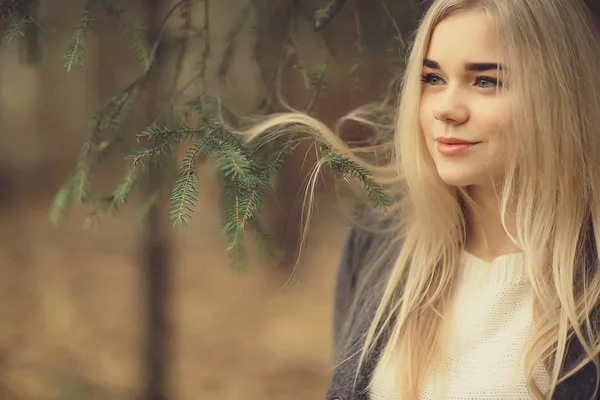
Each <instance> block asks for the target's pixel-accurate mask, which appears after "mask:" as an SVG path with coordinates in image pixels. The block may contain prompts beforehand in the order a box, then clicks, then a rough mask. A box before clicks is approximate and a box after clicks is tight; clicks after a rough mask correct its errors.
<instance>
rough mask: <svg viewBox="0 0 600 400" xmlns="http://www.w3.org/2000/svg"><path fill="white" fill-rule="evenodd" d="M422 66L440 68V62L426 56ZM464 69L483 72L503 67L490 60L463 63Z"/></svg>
mask: <svg viewBox="0 0 600 400" xmlns="http://www.w3.org/2000/svg"><path fill="white" fill-rule="evenodd" d="M423 66H425V67H428V68H432V69H441V68H440V64H439V63H438V62H437V61H433V60H430V59H428V58H426V59H424V60H423ZM465 69H466V70H467V71H476V72H483V71H490V70H500V71H502V70H503V69H504V67H503V66H502V64H498V63H492V62H486V63H466V64H465Z"/></svg>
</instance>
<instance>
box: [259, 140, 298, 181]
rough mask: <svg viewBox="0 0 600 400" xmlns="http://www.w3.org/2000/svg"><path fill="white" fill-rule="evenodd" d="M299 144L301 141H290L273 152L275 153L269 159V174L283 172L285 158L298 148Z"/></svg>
mask: <svg viewBox="0 0 600 400" xmlns="http://www.w3.org/2000/svg"><path fill="white" fill-rule="evenodd" d="M298 144H299V142H297V141H288V142H286V143H282V144H280V146H281V147H280V148H279V150H277V151H274V152H273V153H271V154H273V156H271V157H270V158H269V159H268V161H267V163H268V167H267V173H268V174H269V176H271V175H277V174H278V173H279V172H281V169H282V168H283V164H284V162H285V160H286V159H287V157H288V156H289V155H290V154H292V153H293V152H294V150H296V148H297V147H298Z"/></svg>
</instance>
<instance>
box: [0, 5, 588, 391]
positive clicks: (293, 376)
mask: <svg viewBox="0 0 600 400" xmlns="http://www.w3.org/2000/svg"><path fill="white" fill-rule="evenodd" d="M204 2H205V1H197V2H193V4H194V6H193V7H192V8H191V14H192V18H191V20H192V22H193V23H194V25H196V24H197V25H198V26H202V21H206V18H205V15H204V12H205V10H206V9H205V7H204V5H203V3H204ZM173 3H174V2H171V1H167V0H164V1H151V0H147V1H144V0H135V1H134V0H130V1H125V2H124V4H126V5H127V7H128V8H130V9H131V10H132V11H133V12H134V14H135V15H136V16H137V17H139V18H140V19H141V20H142V21H144V22H145V23H146V24H147V25H148V26H150V27H151V26H152V24H153V23H155V22H153V19H152V18H154V20H156V18H155V17H156V16H154V17H152V15H151V12H150V11H149V10H150V9H151V8H152V9H153V10H154V12H156V11H157V10H160V12H161V13H164V12H165V10H166V9H168V8H169V7H170V6H171V5H172V4H173ZM324 3H326V1H319V0H306V1H301V0H298V1H296V0H251V1H247V0H218V1H212V2H210V15H209V17H210V18H209V21H210V41H211V42H210V44H211V45H210V58H208V62H207V68H208V70H207V74H206V76H207V79H206V85H207V86H206V91H207V92H208V93H210V94H213V95H219V96H221V98H222V99H223V102H224V104H227V106H228V107H230V108H231V109H232V110H235V112H236V113H238V114H240V115H251V114H255V113H262V112H269V111H278V110H281V109H282V106H281V104H279V103H277V101H272V102H270V103H269V102H267V106H266V107H265V99H269V98H271V99H272V98H273V96H274V90H275V88H274V86H273V85H272V82H271V81H270V80H269V79H270V77H272V76H273V74H274V73H275V72H276V70H277V68H278V67H279V66H280V65H281V64H280V61H281V54H282V53H283V52H284V50H285V49H287V48H289V46H292V47H293V48H295V49H296V51H298V50H300V53H301V57H299V55H298V53H297V52H296V53H294V57H292V61H291V62H289V63H286V64H283V66H282V67H281V68H282V77H283V79H282V82H283V85H282V87H281V89H282V94H283V95H284V97H285V98H286V99H287V100H288V101H289V102H290V104H292V105H293V106H295V107H298V108H303V107H304V108H306V105H307V104H310V103H311V102H314V104H312V105H311V106H310V108H311V112H313V114H315V115H316V116H317V117H318V118H320V119H322V120H323V121H325V122H327V123H328V124H330V125H331V124H333V123H334V121H335V120H336V119H337V118H339V117H340V116H341V115H343V114H344V113H346V112H348V111H350V110H351V109H352V108H354V107H356V106H358V105H361V104H365V103H368V102H370V101H373V100H376V99H377V98H380V97H381V96H382V95H383V94H384V92H385V91H386V89H387V88H388V86H389V83H390V81H391V80H392V78H393V77H394V76H396V75H397V73H398V72H399V70H400V69H401V63H399V60H400V58H401V57H399V55H398V53H400V55H401V56H403V53H402V51H403V49H404V47H403V46H404V45H403V44H402V43H401V42H402V41H401V40H398V38H395V36H400V37H401V38H402V40H403V41H408V40H409V33H410V32H411V30H412V29H413V27H414V23H415V21H416V20H417V18H418V15H420V13H421V12H422V10H423V8H424V6H425V5H424V4H421V2H420V1H418V0H402V1H390V0H387V1H385V0H372V1H371V0H347V1H346V2H345V4H344V6H343V7H342V8H341V9H340V11H339V13H338V15H336V17H335V18H334V19H332V20H331V22H330V23H329V24H328V26H327V27H326V28H325V29H323V30H321V31H318V32H317V31H315V30H314V29H312V27H311V26H310V21H309V18H308V17H307V16H309V17H310V16H311V15H312V13H314V11H315V10H317V9H318V8H319V7H322V6H323V4H324ZM81 4H82V2H80V1H75V0H51V1H43V2H41V4H40V15H39V17H40V18H42V19H43V20H44V21H45V22H46V23H47V24H49V25H51V26H52V27H53V29H54V32H53V36H52V37H51V38H49V39H44V40H43V59H42V62H41V64H40V65H39V66H37V67H33V68H32V67H26V66H23V65H21V64H20V63H19V58H18V49H17V47H16V46H13V45H11V46H0V400H13V399H15V400H17V399H23V400H27V399H40V400H42V399H44V400H45V399H64V400H74V399H78V400H79V399H83V400H87V399H103V400H105V399H111V400H112V399H115V400H118V399H133V398H139V397H140V395H141V393H144V392H145V390H146V389H145V388H144V386H145V385H146V383H145V376H144V374H145V372H144V370H145V366H144V362H146V361H145V358H144V357H145V356H144V352H145V349H144V348H143V344H144V343H145V340H146V335H147V332H146V326H147V322H146V320H145V318H146V312H147V310H146V307H147V299H145V297H144V296H145V292H144V290H145V289H144V287H143V286H144V284H143V280H144V273H145V272H144V271H143V264H144V260H145V255H144V251H145V250H144V247H143V244H142V243H143V240H144V239H143V238H144V235H145V229H146V226H145V225H144V224H143V223H141V222H140V221H139V220H138V219H136V208H135V206H134V204H131V205H128V206H127V207H125V208H124V209H123V211H122V212H121V213H120V214H118V216H117V217H115V218H109V219H101V220H100V222H99V223H98V224H97V226H95V227H94V229H93V231H92V232H90V230H89V229H88V228H89V227H86V226H85V221H86V216H88V214H89V212H90V209H89V208H86V207H82V208H79V209H75V210H72V211H71V212H69V214H68V215H67V217H66V219H65V220H64V221H63V222H61V223H60V224H59V225H57V226H54V225H52V224H50V223H49V220H48V208H49V204H50V201H51V198H52V196H53V195H54V194H55V192H56V190H57V188H58V187H59V186H60V184H61V183H63V181H64V180H65V179H66V178H67V177H68V174H69V173H70V171H71V169H72V168H73V165H74V163H75V162H76V157H77V154H78V151H79V149H80V146H81V144H82V142H83V140H84V137H85V135H86V134H87V131H88V123H89V120H90V118H91V117H92V115H93V113H94V112H95V111H96V110H97V109H98V108H99V107H100V106H101V105H102V104H103V103H104V102H106V101H107V99H108V98H109V97H110V96H112V95H113V94H115V93H117V92H118V91H119V90H120V89H121V88H122V87H124V86H125V85H126V84H127V83H129V82H130V81H131V80H132V79H133V78H135V76H136V74H138V73H139V65H138V63H137V62H136V60H135V58H134V55H133V53H132V51H131V49H130V46H129V43H127V41H126V40H123V39H122V37H121V35H120V33H119V32H118V29H117V26H116V24H115V22H114V21H112V20H110V19H108V18H104V19H103V18H100V19H99V20H98V21H96V22H95V25H94V34H93V35H92V36H91V37H90V38H89V40H88V48H87V52H86V55H85V57H86V58H85V61H84V65H83V67H81V68H77V69H75V70H74V71H72V72H70V73H69V74H67V73H66V71H65V69H64V68H63V66H62V61H61V58H62V55H63V54H64V51H65V49H66V46H67V43H68V42H69V40H70V39H71V38H72V35H73V29H74V27H75V26H76V24H77V20H78V18H79V14H80V12H81ZM592 5H594V6H595V3H593V4H592ZM244 13H246V14H247V15H248V17H247V21H245V22H244V24H243V26H242V27H241V29H240V32H239V34H238V35H237V37H236V42H235V53H234V56H233V59H232V63H231V66H230V69H229V72H228V75H227V78H226V79H225V80H224V81H223V82H220V81H219V79H218V76H219V68H220V65H221V64H222V62H221V61H222V59H223V56H224V54H226V52H227V51H228V50H227V49H228V48H229V45H230V43H231V40H230V39H228V36H229V35H230V32H231V29H232V26H235V25H236V24H238V25H239V22H240V18H241V16H242V15H244ZM179 24H180V22H178V20H177V19H175V20H174V22H173V23H172V24H169V25H168V30H167V34H166V36H165V48H166V49H167V54H166V55H165V60H166V61H165V66H164V68H163V70H164V71H163V74H161V75H160V76H161V79H160V80H159V81H158V82H155V83H154V85H155V86H154V88H155V89H154V90H155V92H152V91H150V92H149V94H148V93H147V94H146V96H145V97H142V98H141V99H140V102H142V103H143V102H152V101H153V98H152V93H156V91H157V90H158V91H159V92H160V90H161V86H162V85H164V86H166V85H167V82H169V83H170V82H171V81H170V79H172V76H171V75H169V71H170V69H169V68H171V67H172V66H173V64H174V63H175V57H174V56H173V55H172V54H171V53H169V51H171V50H173V49H177V46H178V45H179V44H180V43H181V41H182V38H181V33H180V31H179ZM290 32H291V33H290ZM204 39H205V37H204V36H197V37H194V38H193V39H191V40H190V42H189V49H190V50H188V55H187V56H186V57H185V59H184V61H183V73H182V76H181V77H180V79H181V81H182V82H185V81H187V80H188V78H189V77H191V76H193V75H194V74H196V73H197V68H198V60H199V58H200V55H201V54H202V53H203V52H204V51H205V49H206V46H205V41H204ZM357 43H358V44H362V46H363V47H364V48H361V46H357ZM174 51H175V50H173V52H174ZM173 54H174V53H173ZM357 59H360V60H361V61H360V63H359V64H360V68H356V67H355V66H356V65H357V61H356V60H357ZM299 63H304V65H306V66H307V69H308V70H310V69H311V68H313V69H317V68H318V67H319V66H322V65H323V64H324V63H326V64H327V65H328V69H327V72H326V74H325V75H324V82H325V83H326V85H324V89H323V90H322V93H319V96H318V97H316V98H315V99H314V100H313V99H312V94H311V92H310V90H308V89H307V87H306V85H305V83H306V81H305V80H303V79H302V76H301V75H302V74H300V75H299V74H298V65H299ZM349 71H351V72H349ZM355 80H358V81H359V82H360V86H361V90H359V91H357V92H355V93H353V94H352V95H350V93H349V89H350V86H351V85H350V83H351V82H355ZM325 86H326V89H325ZM200 91H201V87H200V83H196V84H194V85H191V86H190V87H189V89H188V92H187V93H188V97H194V96H196V95H197V94H198V93H199V92H200ZM148 113H149V111H148V107H147V108H144V107H140V110H138V111H137V112H136V114H135V115H134V118H133V120H132V121H131V122H130V125H131V126H130V128H129V129H130V130H131V132H132V135H131V137H132V138H133V134H134V133H135V132H137V131H138V130H139V129H140V128H142V127H144V126H145V125H146V124H147V123H148V121H149V120H151V119H152V115H149V114H148ZM365 135H366V133H365V132H363V131H360V130H358V129H357V128H356V127H349V128H348V129H346V130H345V131H344V132H342V136H343V137H344V139H347V140H356V139H360V138H362V137H364V136H365ZM304 150H306V149H304ZM123 155H124V154H121V153H118V152H116V153H114V154H113V155H112V156H111V157H110V158H109V159H108V160H107V161H105V162H104V163H103V164H102V166H101V168H100V170H99V174H98V175H97V176H96V178H95V184H96V185H98V186H100V187H103V186H106V187H111V186H114V185H115V184H116V183H117V182H118V181H119V179H120V178H121V176H122V172H123ZM305 160H306V151H302V149H301V150H300V151H298V152H297V153H296V154H294V155H293V156H292V157H291V159H289V160H288V162H287V164H286V166H285V168H284V171H283V173H282V175H281V177H280V179H279V181H278V183H279V185H278V189H277V192H276V194H275V196H274V197H273V198H271V199H269V200H268V201H267V204H266V205H265V207H264V211H263V212H262V217H261V218H263V219H264V220H265V221H266V224H267V225H268V226H269V228H270V229H271V230H272V232H273V233H275V235H276V239H277V240H278V242H279V243H280V244H282V245H285V246H286V250H287V251H286V255H285V258H284V260H283V262H282V263H279V264H278V263H276V262H266V261H264V260H262V259H259V258H257V257H252V258H251V261H250V262H249V264H248V265H247V270H246V271H245V272H242V273H239V272H234V271H232V270H231V269H230V268H229V260H228V258H227V255H226V254H225V245H224V241H223V238H222V237H221V236H220V231H219V230H220V223H221V221H220V219H219V215H220V214H219V211H218V210H219V203H218V192H219V187H218V182H217V181H215V179H214V177H213V174H212V173H211V170H210V168H206V167H201V168H200V169H199V171H198V173H199V175H200V182H201V186H200V196H199V201H198V206H197V208H196V211H195V214H194V216H193V219H192V223H191V224H190V225H189V226H188V227H185V228H176V229H168V237H169V249H170V251H169V254H170V259H169V272H170V281H169V283H170V288H169V291H168V297H169V301H168V307H169V308H168V314H167V325H168V329H167V348H168V351H169V353H168V357H167V359H168V360H169V363H168V365H167V366H165V371H166V372H165V373H166V377H167V382H168V393H169V396H168V398H169V399H182V400H190V399H194V400H196V399H211V400H212V399H214V400H221V399H223V400H237V399H243V400H255V399H256V400H258V399H260V400H263V399H264V400H268V399H278V400H284V399H290V400H292V399H294V400H295V399H298V400H300V399H317V398H323V397H324V392H325V390H326V387H327V384H328V381H329V378H330V374H331V368H332V360H331V312H332V298H333V289H334V278H335V272H336V267H337V263H338V260H339V256H340V251H341V246H342V243H343V239H344V236H345V234H346V231H347V227H346V219H345V215H344V213H343V212H341V211H340V202H339V199H338V198H337V196H336V194H335V192H334V191H333V190H332V185H331V184H330V183H331V179H330V178H326V179H325V180H324V183H323V184H322V185H320V187H319V193H318V196H317V199H316V201H317V206H318V211H317V213H316V215H315V217H314V219H313V221H312V225H311V230H310V233H309V237H308V242H307V244H306V248H305V249H304V250H303V253H302V257H301V259H300V263H299V265H298V270H297V271H296V272H295V273H294V274H292V270H291V268H290V266H291V265H292V264H293V261H294V260H295V254H296V251H297V242H298V233H299V228H298V224H299V222H300V203H299V201H300V198H299V194H300V193H301V190H302V185H303V184H304V179H305V177H306V175H307V173H308V171H310V162H311V159H310V157H309V158H308V161H307V163H306V164H305ZM342 208H343V207H342ZM250 240H251V239H250ZM249 248H252V244H249Z"/></svg>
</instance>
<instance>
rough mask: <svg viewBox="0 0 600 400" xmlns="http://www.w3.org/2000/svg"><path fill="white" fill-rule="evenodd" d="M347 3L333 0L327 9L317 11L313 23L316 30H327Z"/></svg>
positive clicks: (342, 0)
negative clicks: (326, 27)
mask: <svg viewBox="0 0 600 400" xmlns="http://www.w3.org/2000/svg"><path fill="white" fill-rule="evenodd" d="M345 2H346V0H332V1H331V2H330V3H328V4H327V5H326V6H325V7H323V8H321V9H319V10H317V11H316V12H315V15H314V21H313V25H314V28H315V30H317V31H319V30H322V29H323V28H325V26H327V24H329V22H331V20H332V19H333V18H334V17H335V16H336V15H337V13H338V12H340V10H341V9H342V6H343V5H344V3H345Z"/></svg>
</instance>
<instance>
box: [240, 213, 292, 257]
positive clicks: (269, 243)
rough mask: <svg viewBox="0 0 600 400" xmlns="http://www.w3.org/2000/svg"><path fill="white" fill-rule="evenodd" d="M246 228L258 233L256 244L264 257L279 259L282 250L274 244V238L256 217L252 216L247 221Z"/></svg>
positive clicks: (281, 255)
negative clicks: (257, 243) (258, 238)
mask: <svg viewBox="0 0 600 400" xmlns="http://www.w3.org/2000/svg"><path fill="white" fill-rule="evenodd" d="M248 228H249V229H252V230H253V231H255V232H256V233H258V235H259V237H260V240H259V245H258V251H259V254H260V255H262V256H263V257H265V258H271V259H278V260H279V259H281V258H282V257H283V255H284V250H283V249H282V248H281V247H279V246H277V245H276V244H275V238H274V237H273V235H272V234H270V233H269V232H267V230H266V229H265V228H264V227H263V226H262V224H261V223H260V222H259V221H258V219H256V218H253V219H251V220H250V221H249V222H248Z"/></svg>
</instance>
